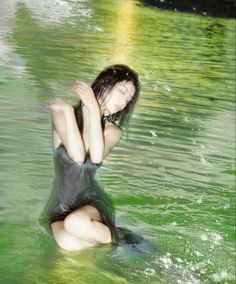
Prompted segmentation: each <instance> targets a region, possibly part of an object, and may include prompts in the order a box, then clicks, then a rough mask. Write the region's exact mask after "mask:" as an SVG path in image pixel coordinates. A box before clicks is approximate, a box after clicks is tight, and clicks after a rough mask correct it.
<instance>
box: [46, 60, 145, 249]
mask: <svg viewBox="0 0 236 284" xmlns="http://www.w3.org/2000/svg"><path fill="white" fill-rule="evenodd" d="M139 90H140V83H139V80H138V76H137V74H136V72H134V71H133V70H132V69H130V68H129V67H127V66H125V65H113V66H109V67H107V68H106V69H105V70H103V71H102V72H101V73H100V74H99V75H98V77H97V78H96V79H95V81H94V82H93V84H92V86H91V87H90V86H89V85H87V84H86V83H84V82H77V84H76V85H75V87H74V91H75V92H76V93H77V95H78V96H79V97H80V101H79V103H78V104H77V105H76V106H72V105H70V104H68V103H67V102H65V101H64V100H62V99H60V98H56V99H54V100H52V101H51V102H50V109H51V110H52V120H53V147H54V167H55V179H54V184H53V191H52V193H51V195H50V198H49V200H48V202H47V205H46V207H45V209H44V211H43V214H42V220H46V221H47V223H48V224H49V228H50V230H51V232H52V234H53V237H54V239H55V241H56V243H57V244H58V245H59V247H61V248H63V249H65V250H68V251H77V250H81V249H84V248H88V247H92V246H95V245H99V244H107V243H111V242H112V243H127V242H128V243H137V242H139V241H140V238H139V237H138V236H136V235H135V234H133V233H132V232H130V231H129V230H127V229H124V228H119V227H116V226H115V217H114V210H113V205H112V202H111V200H110V199H109V197H108V195H107V194H106V193H105V191H104V190H103V189H102V188H101V187H100V186H99V184H98V183H97V182H96V180H95V172H96V169H97V168H98V167H99V166H100V165H101V164H102V162H103V160H104V159H105V158H106V157H107V156H108V154H109V153H110V152H111V150H112V149H113V147H114V146H115V145H116V144H117V143H118V142H119V140H120V139H121V136H122V127H124V126H127V124H128V122H129V120H130V117H131V115H132V112H133V109H134V106H135V103H136V102H137V99H138V96H139Z"/></svg>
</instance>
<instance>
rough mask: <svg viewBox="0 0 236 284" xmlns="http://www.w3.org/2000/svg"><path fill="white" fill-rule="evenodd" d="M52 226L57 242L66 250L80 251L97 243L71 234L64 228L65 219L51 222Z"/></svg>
mask: <svg viewBox="0 0 236 284" xmlns="http://www.w3.org/2000/svg"><path fill="white" fill-rule="evenodd" d="M51 228H52V233H53V237H54V239H55V241H56V243H57V244H58V246H59V247H61V248H62V249H64V250H67V251H79V250H82V249H84V248H88V247H92V246H94V245H95V244H92V243H88V242H85V241H83V240H80V239H79V238H77V237H75V236H72V235H71V234H69V233H68V232H67V231H66V230H65V228H64V221H56V222H53V223H52V224H51Z"/></svg>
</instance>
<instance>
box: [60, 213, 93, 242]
mask: <svg viewBox="0 0 236 284" xmlns="http://www.w3.org/2000/svg"><path fill="white" fill-rule="evenodd" d="M64 228H65V230H66V231H67V232H68V233H70V234H72V235H74V236H76V237H78V238H81V239H86V238H87V233H88V231H89V230H90V228H91V218H90V216H89V214H88V213H87V212H86V211H85V210H83V209H79V210H76V211H74V212H72V213H70V214H69V215H68V216H67V217H66V218H65V220H64Z"/></svg>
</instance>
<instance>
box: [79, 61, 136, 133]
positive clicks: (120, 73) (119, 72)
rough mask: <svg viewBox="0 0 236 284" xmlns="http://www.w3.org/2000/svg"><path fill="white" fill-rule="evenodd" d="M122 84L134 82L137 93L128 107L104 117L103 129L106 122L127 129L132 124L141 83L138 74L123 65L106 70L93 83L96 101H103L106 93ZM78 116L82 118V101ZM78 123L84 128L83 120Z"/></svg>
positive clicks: (112, 66)
mask: <svg viewBox="0 0 236 284" xmlns="http://www.w3.org/2000/svg"><path fill="white" fill-rule="evenodd" d="M120 82H132V83H133V85H134V87H135V93H134V95H133V97H132V99H131V100H130V101H129V102H128V103H127V105H126V107H125V108H124V109H122V110H120V111H118V112H116V113H114V114H111V115H108V116H103V117H102V128H103V129H104V127H105V123H106V121H108V122H112V123H113V124H115V125H117V126H119V127H121V128H123V127H124V128H126V130H128V126H129V123H130V119H131V116H132V113H133V111H134V107H135V104H136V102H137V100H138V98H139V93H140V81H139V78H138V74H137V73H136V72H135V71H134V70H132V69H131V68H130V67H128V66H126V65H123V64H115V65H111V66H108V67H107V68H105V69H104V70H103V71H102V72H101V73H100V74H99V75H98V76H97V78H96V79H95V80H94V81H93V83H92V85H91V88H92V89H93V92H94V94H95V97H96V99H97V100H98V99H102V100H103V94H104V93H105V92H106V91H110V90H112V89H113V88H114V87H115V86H116V85H117V84H118V83H120ZM75 111H76V116H77V118H78V115H79V116H80V118H82V115H81V114H82V101H81V100H80V101H79V103H78V104H77V105H76V106H75ZM79 113H80V114H79ZM77 122H78V123H79V126H81V127H82V124H83V123H82V119H80V121H78V119H77Z"/></svg>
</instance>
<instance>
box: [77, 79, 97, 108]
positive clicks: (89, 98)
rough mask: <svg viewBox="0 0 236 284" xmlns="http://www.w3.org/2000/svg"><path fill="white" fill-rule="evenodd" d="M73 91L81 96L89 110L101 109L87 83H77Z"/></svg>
mask: <svg viewBox="0 0 236 284" xmlns="http://www.w3.org/2000/svg"><path fill="white" fill-rule="evenodd" d="M73 90H74V91H75V92H76V94H78V95H79V97H80V98H81V100H82V102H83V103H84V105H85V106H86V107H87V108H88V110H92V111H93V110H94V109H97V108H98V107H99V106H98V102H97V99H96V97H95V95H94V92H93V89H92V88H91V87H90V86H89V85H87V84H86V83H84V82H82V81H77V82H76V85H75V86H74V87H73Z"/></svg>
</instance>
